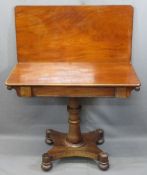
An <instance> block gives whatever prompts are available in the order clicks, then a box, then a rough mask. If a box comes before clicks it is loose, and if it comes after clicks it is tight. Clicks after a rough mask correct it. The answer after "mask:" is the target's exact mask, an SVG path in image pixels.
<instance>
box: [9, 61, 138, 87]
mask: <svg viewBox="0 0 147 175" xmlns="http://www.w3.org/2000/svg"><path fill="white" fill-rule="evenodd" d="M75 61H76V60H75ZM6 85H8V86H84V87H85V86H86V87H88V86H89V87H122V86H123V87H126V86H127V87H136V86H140V81H139V80H138V78H137V76H136V73H135V71H134V69H133V66H132V65H131V64H129V63H119V64H118V63H117V64H116V63H107V64H106V63H105V64H100V63H91V62H90V61H89V63H84V62H83V63H78V62H73V63H63V62H62V63H61V62H60V63H56V64H55V63H19V64H17V65H16V67H15V68H14V69H13V71H12V72H11V75H10V76H9V78H8V80H7V81H6Z"/></svg>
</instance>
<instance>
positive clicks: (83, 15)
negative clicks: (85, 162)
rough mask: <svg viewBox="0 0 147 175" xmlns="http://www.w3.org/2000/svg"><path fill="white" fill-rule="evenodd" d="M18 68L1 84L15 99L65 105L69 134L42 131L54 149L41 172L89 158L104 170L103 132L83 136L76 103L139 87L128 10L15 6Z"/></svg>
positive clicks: (123, 93)
mask: <svg viewBox="0 0 147 175" xmlns="http://www.w3.org/2000/svg"><path fill="white" fill-rule="evenodd" d="M15 14H16V36H17V55H18V57H17V58H18V64H16V66H15V67H14V69H13V71H12V72H11V74H10V76H9V77H8V79H7V80H6V83H5V84H6V85H7V87H8V89H13V88H14V89H15V90H16V91H17V94H18V95H19V96H23V97H24V96H25V97H32V96H54V97H55V96H58V97H63V96H64V97H71V98H70V99H69V105H68V112H69V132H68V133H67V134H65V133H60V132H57V131H53V130H47V132H46V142H47V143H49V144H51V143H53V144H54V146H53V148H52V149H51V150H49V151H48V152H47V153H45V154H43V156H42V169H43V170H49V169H51V167H52V161H53V160H56V159H59V158H64V157H74V156H79V157H88V158H91V159H94V160H98V161H99V167H100V168H101V169H102V170H106V169H108V167H109V161H108V155H107V154H106V153H104V152H103V151H102V150H101V149H99V148H97V146H96V143H99V144H100V143H103V141H104V138H103V130H101V129H97V130H96V131H93V132H90V133H84V134H82V133H81V131H80V123H79V122H80V118H79V112H80V106H79V103H78V98H75V97H106V96H109V97H121V98H124V97H125V98H126V97H128V96H129V95H130V93H131V91H132V90H133V89H136V88H137V89H138V88H139V87H140V81H139V79H138V77H137V75H136V73H135V71H134V69H133V66H132V64H131V63H130V60H131V40H132V21H133V8H132V7H131V6H118V5H117V6H18V7H16V10H15Z"/></svg>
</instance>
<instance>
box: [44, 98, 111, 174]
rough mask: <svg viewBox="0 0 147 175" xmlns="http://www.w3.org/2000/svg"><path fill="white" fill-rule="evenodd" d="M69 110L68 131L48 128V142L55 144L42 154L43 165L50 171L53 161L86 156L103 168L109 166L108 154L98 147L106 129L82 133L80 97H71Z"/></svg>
mask: <svg viewBox="0 0 147 175" xmlns="http://www.w3.org/2000/svg"><path fill="white" fill-rule="evenodd" d="M67 110H68V112H69V120H68V122H69V130H68V133H67V134H65V133H61V132H58V131H55V130H51V129H47V130H46V139H45V141H46V143H47V144H53V147H52V149H50V150H49V151H48V152H47V153H44V154H43V155H42V164H41V167H42V169H43V170H45V171H48V170H50V169H51V167H52V161H53V160H57V159H61V158H66V157H86V158H90V159H93V160H96V161H98V166H99V168H100V169H101V170H106V169H108V168H109V161H108V155H107V154H106V153H105V152H103V151H102V150H101V149H100V148H98V147H97V144H102V143H103V142H104V131H103V130H102V129H96V130H95V131H91V132H88V133H81V130H80V115H79V113H80V110H81V106H80V105H79V103H78V98H69V104H68V106H67Z"/></svg>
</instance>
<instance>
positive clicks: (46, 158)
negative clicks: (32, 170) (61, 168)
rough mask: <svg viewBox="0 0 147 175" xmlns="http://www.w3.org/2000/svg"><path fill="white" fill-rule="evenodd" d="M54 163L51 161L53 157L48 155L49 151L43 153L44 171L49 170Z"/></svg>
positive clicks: (42, 166) (42, 165)
mask: <svg viewBox="0 0 147 175" xmlns="http://www.w3.org/2000/svg"><path fill="white" fill-rule="evenodd" d="M52 166H53V164H52V162H51V157H50V156H49V155H48V153H44V154H43V155H42V164H41V168H42V170H43V171H49V170H50V169H51V168H52Z"/></svg>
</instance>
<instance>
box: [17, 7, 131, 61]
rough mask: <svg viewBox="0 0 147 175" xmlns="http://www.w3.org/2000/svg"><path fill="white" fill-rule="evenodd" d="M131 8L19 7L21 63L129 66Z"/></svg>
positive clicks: (18, 36)
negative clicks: (98, 63)
mask: <svg viewBox="0 0 147 175" xmlns="http://www.w3.org/2000/svg"><path fill="white" fill-rule="evenodd" d="M132 20H133V8H132V7H131V6H26V7H25V6H22V7H20V6H19V7H16V35H17V50H18V61H19V62H48V61H51V62H62V61H63V62H73V61H75V59H76V61H77V62H87V61H88V62H89V61H90V62H94V63H95V62H115V63H116V62H130V57H131V39H132Z"/></svg>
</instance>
